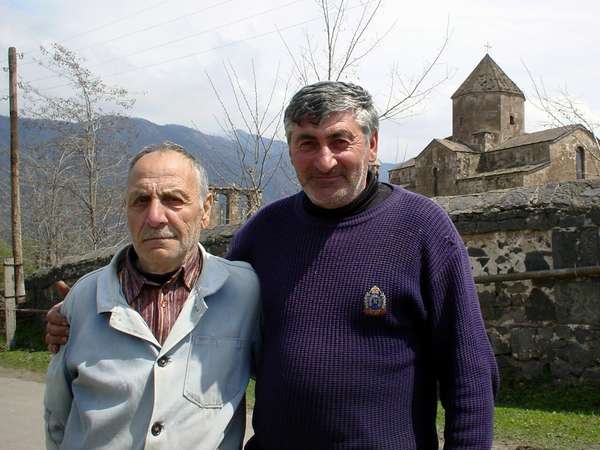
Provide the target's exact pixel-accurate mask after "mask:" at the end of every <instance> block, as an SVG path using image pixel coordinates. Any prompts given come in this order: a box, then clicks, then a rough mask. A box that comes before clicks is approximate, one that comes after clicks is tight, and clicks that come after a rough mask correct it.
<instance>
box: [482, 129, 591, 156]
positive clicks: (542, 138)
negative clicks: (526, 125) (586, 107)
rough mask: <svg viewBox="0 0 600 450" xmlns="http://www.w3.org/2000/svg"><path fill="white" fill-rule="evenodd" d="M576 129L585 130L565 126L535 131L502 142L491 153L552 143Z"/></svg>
mask: <svg viewBox="0 0 600 450" xmlns="http://www.w3.org/2000/svg"><path fill="white" fill-rule="evenodd" d="M578 128H579V129H584V130H585V128H583V127H582V126H581V125H567V126H564V127H558V128H550V129H548V130H542V131H536V132H535V133H526V134H521V135H519V136H515V137H513V138H510V139H508V140H506V141H504V142H503V143H502V144H500V145H499V146H497V147H494V148H493V149H492V150H491V151H495V150H503V149H505V148H513V147H520V146H522V145H530V144H537V143H538V142H546V141H553V140H555V139H558V138H560V137H562V136H565V135H567V134H569V133H571V132H573V131H575V130H576V129H578Z"/></svg>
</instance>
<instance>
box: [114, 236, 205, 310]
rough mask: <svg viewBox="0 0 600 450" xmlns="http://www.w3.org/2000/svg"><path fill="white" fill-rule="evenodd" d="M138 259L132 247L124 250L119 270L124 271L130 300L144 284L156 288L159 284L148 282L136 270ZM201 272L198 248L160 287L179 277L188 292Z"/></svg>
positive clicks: (138, 292)
mask: <svg viewBox="0 0 600 450" xmlns="http://www.w3.org/2000/svg"><path fill="white" fill-rule="evenodd" d="M137 259H138V256H137V254H136V253H135V249H134V248H133V246H132V245H130V246H129V247H127V248H126V249H125V254H124V256H123V260H122V262H121V264H122V266H120V267H119V271H120V270H124V273H123V276H124V278H125V280H124V281H125V282H126V283H127V286H128V291H129V292H130V293H131V295H132V299H134V298H137V296H138V295H139V294H140V292H141V290H142V288H143V287H144V285H145V284H148V285H151V286H158V285H159V284H158V283H156V282H154V281H152V280H149V279H148V278H147V277H146V276H144V274H143V273H142V272H141V271H140V270H139V269H138V268H137V266H136V263H135V262H136V261H137ZM201 270H202V264H200V251H199V247H196V248H195V249H194V251H192V252H191V253H190V254H189V255H187V256H186V258H185V260H184V261H183V264H182V265H181V267H179V269H177V270H176V271H175V272H174V273H173V275H172V276H171V278H169V280H167V281H166V282H165V283H163V284H162V285H163V286H164V285H166V284H169V283H174V282H175V281H176V280H177V279H179V277H181V279H182V281H183V284H184V286H185V287H186V288H187V290H188V291H190V290H191V289H192V287H193V285H194V282H195V281H196V280H197V279H198V275H199V274H200V272H201Z"/></svg>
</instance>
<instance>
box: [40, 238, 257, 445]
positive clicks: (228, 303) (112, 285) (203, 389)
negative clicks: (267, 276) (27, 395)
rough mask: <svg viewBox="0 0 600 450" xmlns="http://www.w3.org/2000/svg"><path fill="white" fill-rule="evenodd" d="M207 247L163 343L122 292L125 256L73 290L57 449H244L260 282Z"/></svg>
mask: <svg viewBox="0 0 600 450" xmlns="http://www.w3.org/2000/svg"><path fill="white" fill-rule="evenodd" d="M200 248H201V252H202V258H203V268H202V273H201V274H200V278H199V280H198V282H197V283H196V285H195V286H194V288H193V289H192V292H191V293H190V296H189V297H188V299H187V300H186V302H185V305H184V306H183V309H182V310H181V313H180V314H179V317H178V318H177V321H176V322H175V325H174V326H173V329H172V330H171V332H170V334H169V336H168V337H167V339H166V341H165V343H164V344H163V345H162V346H161V345H160V344H159V343H158V342H157V341H156V339H155V337H154V336H153V334H152V332H151V331H150V329H149V328H148V326H147V325H146V322H145V321H144V320H143V319H142V317H141V316H140V315H139V314H138V313H137V312H136V311H135V310H134V309H132V308H130V307H129V305H128V304H127V301H126V300H125V297H124V296H123V294H122V292H121V288H120V285H119V281H118V277H117V260H118V258H119V256H120V254H121V253H122V252H123V250H121V252H119V253H117V255H115V257H114V258H113V259H112V261H111V263H110V264H109V265H108V266H106V267H103V268H101V269H99V270H96V271H94V272H92V273H90V274H88V275H86V276H84V277H83V278H81V280H79V281H78V282H77V283H76V284H75V285H74V286H73V289H72V290H71V292H70V294H69V295H68V296H67V298H66V300H65V303H64V306H63V312H64V314H65V315H66V317H67V319H68V320H69V323H70V324H71V331H70V337H69V341H68V343H67V344H66V346H64V347H63V348H62V349H61V351H60V352H59V353H58V354H57V355H55V356H54V358H53V359H52V362H51V363H50V367H49V368H48V379H47V384H46V394H45V399H44V404H45V420H46V445H47V448H49V449H68V450H76V449H82V450H83V449H86V450H90V449H111V450H118V449H143V448H144V449H147V450H151V449H164V450H167V449H168V450H186V449H210V450H214V449H217V448H218V449H225V450H229V449H236V450H237V449H240V448H241V444H242V440H243V436H244V427H245V408H244V402H243V398H244V393H245V389H246V385H247V384H248V379H249V376H250V361H251V357H252V356H251V352H252V350H253V346H254V345H255V343H256V341H257V336H258V315H259V287H258V279H257V277H256V274H255V273H254V270H252V268H251V267H250V265H248V264H246V263H243V262H232V261H227V260H225V259H222V258H219V257H216V256H213V255H210V254H209V253H207V252H206V251H205V250H204V249H203V248H202V247H200Z"/></svg>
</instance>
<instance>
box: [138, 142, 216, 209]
mask: <svg viewBox="0 0 600 450" xmlns="http://www.w3.org/2000/svg"><path fill="white" fill-rule="evenodd" d="M155 152H160V153H164V152H175V153H179V154H180V155H182V156H183V157H184V158H185V159H187V160H188V161H189V162H190V164H191V165H192V167H193V168H194V169H195V170H196V174H197V175H198V192H199V193H200V202H204V200H206V196H207V195H208V177H207V176H206V170H204V167H202V164H200V162H199V161H198V160H197V159H196V158H195V157H194V155H192V154H191V153H190V152H188V151H187V150H186V149H185V148H183V147H182V146H181V145H179V144H175V143H174V142H169V141H165V142H162V143H160V144H153V145H148V146H146V147H144V148H143V149H142V150H140V152H139V153H138V154H137V155H135V156H134V157H133V159H132V160H131V162H130V163H129V172H128V175H129V174H131V170H132V169H133V166H135V165H136V163H137V162H138V161H139V160H140V159H141V158H143V157H144V156H146V155H149V154H150V153H155Z"/></svg>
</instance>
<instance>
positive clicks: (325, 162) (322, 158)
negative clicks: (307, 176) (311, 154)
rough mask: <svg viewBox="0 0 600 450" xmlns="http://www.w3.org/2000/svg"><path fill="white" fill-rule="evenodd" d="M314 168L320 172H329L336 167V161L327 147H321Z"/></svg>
mask: <svg viewBox="0 0 600 450" xmlns="http://www.w3.org/2000/svg"><path fill="white" fill-rule="evenodd" d="M315 166H316V167H317V169H319V170H320V171H321V172H329V171H330V170H331V169H333V168H334V167H335V166H337V159H335V155H334V154H333V152H332V151H331V149H330V148H329V147H328V146H327V145H323V146H322V147H321V149H320V150H319V154H318V155H317V156H316V160H315Z"/></svg>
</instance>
